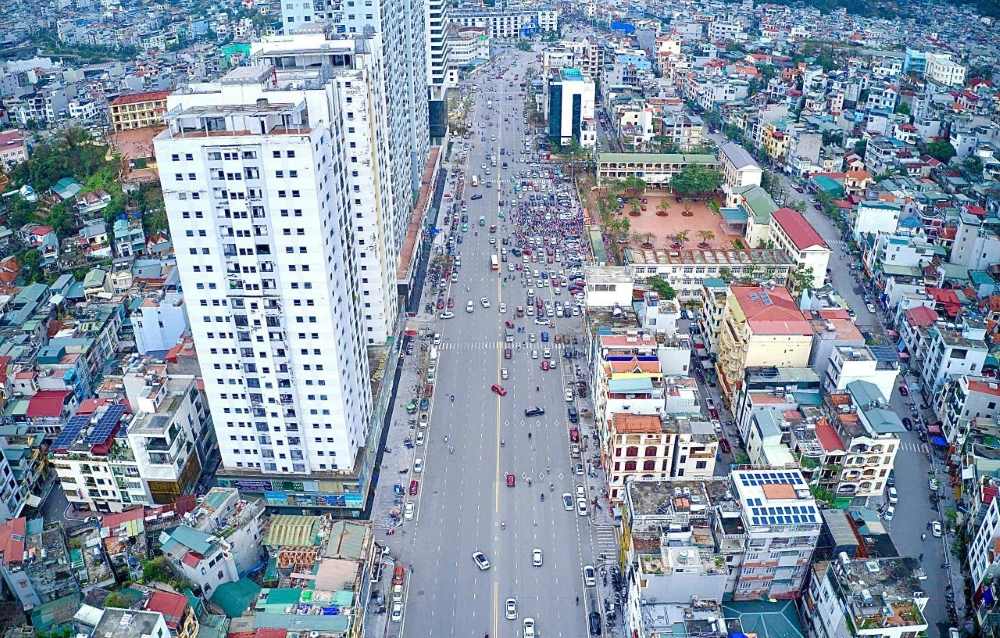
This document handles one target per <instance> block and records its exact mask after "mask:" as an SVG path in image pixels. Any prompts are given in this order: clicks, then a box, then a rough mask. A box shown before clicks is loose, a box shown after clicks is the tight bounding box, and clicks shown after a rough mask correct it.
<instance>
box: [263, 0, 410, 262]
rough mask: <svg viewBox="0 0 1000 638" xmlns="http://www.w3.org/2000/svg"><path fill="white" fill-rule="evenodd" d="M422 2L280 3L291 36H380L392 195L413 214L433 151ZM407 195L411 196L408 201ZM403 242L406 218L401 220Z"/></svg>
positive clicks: (305, 0)
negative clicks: (328, 31) (310, 31)
mask: <svg viewBox="0 0 1000 638" xmlns="http://www.w3.org/2000/svg"><path fill="white" fill-rule="evenodd" d="M426 21H427V18H426V13H425V8H424V4H423V1H422V0H365V1H364V2H360V1H358V2H354V1H350V0H349V1H347V2H345V1H343V0H288V1H287V2H282V3H281V22H282V24H283V25H284V31H285V33H287V34H292V33H295V32H296V31H299V30H301V29H302V28H303V27H309V26H310V25H314V24H324V25H329V26H330V27H332V28H333V29H334V30H335V31H336V32H337V33H338V34H347V35H353V36H366V37H367V36H368V35H369V34H371V33H373V32H374V33H375V34H378V35H379V36H380V37H381V43H382V44H381V50H382V61H383V81H384V85H385V95H386V101H387V103H388V104H389V105H391V107H392V108H391V109H389V115H388V122H389V131H390V136H389V138H390V139H389V152H390V154H391V158H390V165H391V166H392V167H393V191H394V193H395V196H396V201H397V202H398V205H399V206H404V202H405V206H404V207H405V209H406V210H407V212H408V210H409V205H410V204H411V203H412V202H413V201H414V194H415V193H416V191H417V190H418V189H419V186H420V176H421V173H422V171H423V169H424V162H425V161H426V160H427V154H428V151H429V148H430V138H429V131H428V99H427V70H426V69H427V64H428V61H427V45H426V39H427V35H426V34H427V30H426ZM404 194H408V196H407V197H404ZM398 217H399V221H400V223H401V225H400V227H399V229H398V238H399V243H400V244H401V243H402V240H403V237H404V236H405V231H406V221H407V218H406V215H402V214H401V215H399V216H398Z"/></svg>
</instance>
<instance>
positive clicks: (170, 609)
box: [146, 590, 188, 629]
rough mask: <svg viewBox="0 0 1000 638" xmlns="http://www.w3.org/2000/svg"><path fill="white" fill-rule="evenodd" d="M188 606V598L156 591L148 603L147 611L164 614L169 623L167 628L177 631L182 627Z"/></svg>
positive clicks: (182, 595)
mask: <svg viewBox="0 0 1000 638" xmlns="http://www.w3.org/2000/svg"><path fill="white" fill-rule="evenodd" d="M187 606H188V600H187V596H185V595H184V594H177V593H175V592H169V591H160V590H156V591H154V592H153V595H152V596H150V597H149V600H147V601H146V611H158V612H160V613H161V614H163V619H164V620H166V621H167V627H170V628H171V629H177V627H178V626H180V623H181V620H182V619H183V618H184V610H185V609H187Z"/></svg>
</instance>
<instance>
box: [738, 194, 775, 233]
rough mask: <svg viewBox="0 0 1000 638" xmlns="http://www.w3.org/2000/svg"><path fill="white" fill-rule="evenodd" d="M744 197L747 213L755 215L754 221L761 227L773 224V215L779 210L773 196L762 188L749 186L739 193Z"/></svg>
mask: <svg viewBox="0 0 1000 638" xmlns="http://www.w3.org/2000/svg"><path fill="white" fill-rule="evenodd" d="M738 192H739V194H740V195H742V196H743V200H744V202H745V203H746V207H747V208H749V209H750V210H749V211H747V212H748V213H749V214H750V215H753V220H754V222H756V223H757V224H759V225H761V226H767V225H768V224H770V223H771V213H773V212H774V211H776V210H778V205H777V204H775V203H774V200H773V199H771V196H770V195H769V194H768V192H767V191H766V190H764V189H763V188H761V187H760V186H747V187H746V188H743V189H741V190H740V191H738Z"/></svg>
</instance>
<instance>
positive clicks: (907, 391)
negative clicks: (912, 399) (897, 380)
mask: <svg viewBox="0 0 1000 638" xmlns="http://www.w3.org/2000/svg"><path fill="white" fill-rule="evenodd" d="M899 393H900V394H902V395H903V396H904V397H907V396H910V389H909V388H908V387H906V386H905V385H901V386H899Z"/></svg>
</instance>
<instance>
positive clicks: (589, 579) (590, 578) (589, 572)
mask: <svg viewBox="0 0 1000 638" xmlns="http://www.w3.org/2000/svg"><path fill="white" fill-rule="evenodd" d="M583 584H584V585H586V586H587V587H597V571H596V570H595V569H594V566H593V565H584V566H583Z"/></svg>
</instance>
